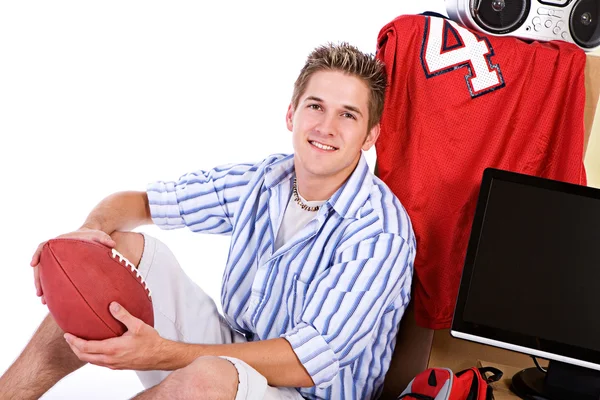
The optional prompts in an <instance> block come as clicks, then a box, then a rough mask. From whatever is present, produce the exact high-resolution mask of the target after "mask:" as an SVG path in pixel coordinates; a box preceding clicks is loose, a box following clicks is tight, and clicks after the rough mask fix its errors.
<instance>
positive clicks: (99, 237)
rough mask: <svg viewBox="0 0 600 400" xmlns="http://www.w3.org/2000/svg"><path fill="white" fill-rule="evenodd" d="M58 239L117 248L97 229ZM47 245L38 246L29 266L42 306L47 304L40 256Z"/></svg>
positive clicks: (69, 234) (88, 229)
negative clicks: (41, 277)
mask: <svg viewBox="0 0 600 400" xmlns="http://www.w3.org/2000/svg"><path fill="white" fill-rule="evenodd" d="M58 238H63V239H64V238H72V239H82V240H89V241H92V242H98V243H101V244H103V245H105V246H108V247H111V248H112V247H115V245H116V243H115V241H114V240H112V239H111V237H110V236H109V235H108V234H107V233H106V232H103V231H100V230H96V229H90V228H85V227H84V228H80V229H78V230H76V231H75V232H71V233H65V234H64V235H60V236H58V237H57V239H58ZM45 244H46V242H42V243H40V245H39V246H38V248H37V249H36V251H35V253H34V254H33V257H32V258H31V262H30V263H29V265H31V266H32V267H33V280H34V284H35V291H36V294H37V296H38V297H41V298H42V304H46V299H45V298H44V293H43V291H42V286H41V284H40V271H39V268H38V266H39V263H40V254H42V247H44V245H45Z"/></svg>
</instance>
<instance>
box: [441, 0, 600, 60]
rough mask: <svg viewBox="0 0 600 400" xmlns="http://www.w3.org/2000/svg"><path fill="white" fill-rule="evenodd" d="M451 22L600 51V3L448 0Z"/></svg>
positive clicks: (593, 0)
mask: <svg viewBox="0 0 600 400" xmlns="http://www.w3.org/2000/svg"><path fill="white" fill-rule="evenodd" d="M446 10H447V11H448V16H449V17H450V19H452V20H454V21H456V22H458V23H461V24H462V25H464V26H466V27H468V28H472V29H475V30H478V31H480V32H485V33H488V34H492V35H496V36H515V37H518V38H521V39H523V40H527V41H533V40H538V41H550V40H564V41H566V42H570V43H575V44H576V45H577V46H579V47H580V48H581V49H583V50H585V51H588V52H589V51H593V50H596V49H598V48H600V0H446Z"/></svg>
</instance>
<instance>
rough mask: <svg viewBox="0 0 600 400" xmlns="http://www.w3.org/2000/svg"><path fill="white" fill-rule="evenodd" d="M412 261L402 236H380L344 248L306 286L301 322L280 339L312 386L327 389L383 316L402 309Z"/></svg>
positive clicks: (358, 351)
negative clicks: (289, 349)
mask: <svg viewBox="0 0 600 400" xmlns="http://www.w3.org/2000/svg"><path fill="white" fill-rule="evenodd" d="M414 257H415V249H414V247H413V246H411V245H410V244H409V243H407V242H406V241H405V240H404V239H403V238H402V237H400V236H398V235H395V234H389V233H381V234H379V235H378V236H376V237H374V238H372V239H369V240H364V241H361V242H359V243H357V244H355V245H353V246H351V247H350V248H347V249H345V250H343V251H342V253H341V254H340V255H339V256H338V257H337V260H336V263H335V264H334V265H333V266H332V267H331V268H329V269H328V270H327V271H324V272H323V273H321V274H320V275H319V276H317V277H316V280H315V281H314V282H313V283H312V284H311V285H310V287H309V289H308V291H307V293H306V297H305V300H304V305H303V308H302V312H301V314H300V321H298V323H297V324H296V326H295V328H294V329H293V330H292V331H289V332H287V333H285V334H284V335H282V336H283V337H285V338H286V339H287V340H288V341H289V343H290V344H291V346H292V348H293V350H294V352H295V353H296V355H297V356H298V359H299V360H300V362H301V363H302V364H303V366H304V367H305V368H306V370H307V372H308V373H309V374H310V376H311V377H312V379H313V382H314V383H315V385H316V386H317V387H321V388H324V387H327V386H329V385H330V384H331V383H332V382H333V380H334V378H335V377H336V376H337V375H338V373H339V371H340V369H341V368H344V367H346V366H348V365H350V364H351V363H353V362H354V360H356V359H357V358H358V357H359V356H360V354H361V353H362V352H363V351H364V349H365V348H366V347H367V345H368V344H369V343H370V342H371V341H372V340H373V338H372V335H373V334H374V333H375V332H376V331H377V327H378V324H379V322H380V321H381V319H382V315H383V313H384V312H386V311H389V310H390V309H391V308H392V307H398V304H400V306H401V307H406V305H407V304H408V301H409V299H410V287H411V281H412V273H413V272H412V271H413V263H414ZM399 298H400V300H401V301H400V302H398V299H399Z"/></svg>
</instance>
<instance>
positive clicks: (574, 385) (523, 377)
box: [510, 361, 600, 400]
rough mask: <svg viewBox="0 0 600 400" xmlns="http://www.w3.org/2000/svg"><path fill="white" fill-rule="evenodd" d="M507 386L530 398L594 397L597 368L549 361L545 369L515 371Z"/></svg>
mask: <svg viewBox="0 0 600 400" xmlns="http://www.w3.org/2000/svg"><path fill="white" fill-rule="evenodd" d="M510 390H511V391H512V392H514V393H515V394H516V395H517V396H519V397H520V398H522V399H530V400H598V399H600V371H596V370H592V369H588V368H583V367H578V366H575V365H571V364H565V363H562V362H558V361H550V363H549V366H548V372H547V373H543V372H542V371H540V370H539V369H537V368H535V367H534V368H527V369H524V370H522V371H520V372H517V373H516V374H515V375H514V376H513V378H512V384H511V387H510Z"/></svg>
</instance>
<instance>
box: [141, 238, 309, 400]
mask: <svg viewBox="0 0 600 400" xmlns="http://www.w3.org/2000/svg"><path fill="white" fill-rule="evenodd" d="M143 236H144V241H145V242H144V252H143V254H142V258H141V260H140V264H139V266H138V270H139V272H140V274H141V275H142V276H143V277H144V280H146V282H148V286H149V287H150V289H151V290H152V302H153V305H154V328H155V329H156V330H157V331H158V333H159V334H160V335H161V336H162V337H163V338H165V339H169V340H173V341H178V342H186V343H202V344H229V343H241V342H245V341H246V338H245V337H244V336H243V335H242V334H241V333H238V332H236V331H234V330H233V329H231V327H230V326H229V324H227V322H226V321H225V319H224V318H223V316H221V315H220V314H219V312H218V310H217V306H216V305H215V303H214V301H213V300H212V299H211V298H210V297H209V296H208V295H207V294H206V293H205V292H204V291H203V290H202V289H200V287H199V286H198V285H196V284H195V283H194V282H193V281H192V280H191V279H190V278H189V277H188V276H187V275H186V273H185V272H184V271H183V269H182V268H181V266H180V265H179V262H178V261H177V259H176V258H175V256H174V255H173V253H172V252H171V250H169V248H168V247H167V246H166V245H165V244H164V243H162V242H161V241H159V240H158V239H156V238H154V237H152V236H148V235H147V234H143ZM192 299H193V300H192ZM223 358H225V359H227V360H229V361H231V362H232V363H233V365H235V367H236V369H237V371H238V377H239V384H238V392H237V396H236V400H237V399H239V400H246V399H247V400H261V399H264V400H283V399H286V400H298V399H302V396H300V394H299V393H298V391H296V390H295V389H293V388H278V387H272V386H269V385H268V384H267V380H266V378H265V377H264V376H262V375H261V374H260V373H259V372H258V371H256V370H255V369H254V368H252V367H251V366H249V365H248V364H246V363H245V362H243V361H241V360H239V359H236V358H231V357H223ZM136 373H137V375H138V377H139V379H140V381H141V382H142V384H143V385H144V387H145V388H150V387H152V386H155V385H157V384H159V383H160V382H162V380H163V379H165V378H166V377H167V376H168V375H169V374H170V373H171V371H136Z"/></svg>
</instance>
